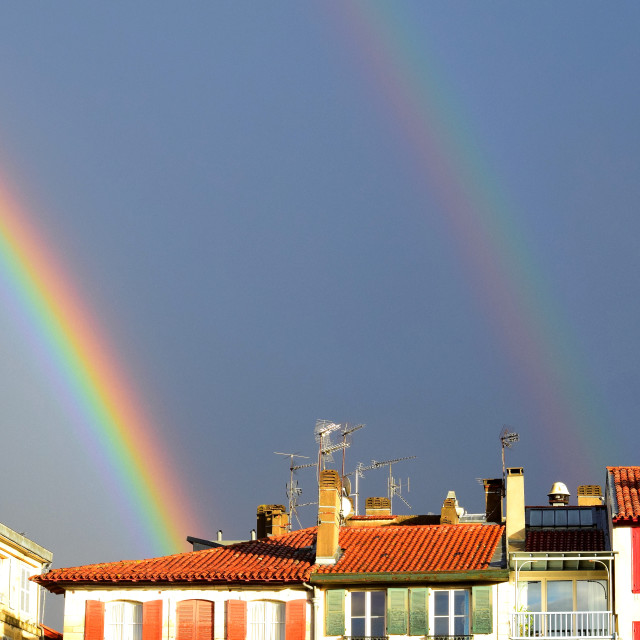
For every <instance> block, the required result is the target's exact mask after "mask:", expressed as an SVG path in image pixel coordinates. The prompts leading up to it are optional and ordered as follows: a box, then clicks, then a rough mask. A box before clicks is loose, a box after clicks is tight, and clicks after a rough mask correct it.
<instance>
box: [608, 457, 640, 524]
mask: <svg viewBox="0 0 640 640" xmlns="http://www.w3.org/2000/svg"><path fill="white" fill-rule="evenodd" d="M607 471H608V472H609V481H610V483H611V484H612V485H613V489H614V492H615V504H614V505H613V514H612V515H613V521H614V522H622V521H631V522H637V521H638V519H639V518H640V499H639V497H638V491H639V489H640V467H607Z"/></svg>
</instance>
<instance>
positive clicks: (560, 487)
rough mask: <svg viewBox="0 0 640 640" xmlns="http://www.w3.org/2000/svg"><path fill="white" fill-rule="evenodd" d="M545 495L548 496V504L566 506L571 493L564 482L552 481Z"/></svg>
mask: <svg viewBox="0 0 640 640" xmlns="http://www.w3.org/2000/svg"><path fill="white" fill-rule="evenodd" d="M547 495H548V496H549V506H551V507H566V506H567V505H568V504H569V496H570V495H571V494H570V493H569V489H567V485H566V484H565V483H564V482H554V483H553V486H552V487H551V491H549V493H548V494H547Z"/></svg>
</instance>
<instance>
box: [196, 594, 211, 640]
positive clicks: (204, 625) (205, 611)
mask: <svg viewBox="0 0 640 640" xmlns="http://www.w3.org/2000/svg"><path fill="white" fill-rule="evenodd" d="M195 618H196V629H197V631H196V637H195V640H213V602H209V601H208V600H197V601H196V616H195Z"/></svg>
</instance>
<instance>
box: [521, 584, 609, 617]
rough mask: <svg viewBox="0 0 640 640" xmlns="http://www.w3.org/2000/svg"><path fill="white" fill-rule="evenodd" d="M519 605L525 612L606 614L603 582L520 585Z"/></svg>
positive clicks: (606, 604)
mask: <svg viewBox="0 0 640 640" xmlns="http://www.w3.org/2000/svg"><path fill="white" fill-rule="evenodd" d="M519 606H520V607H521V608H522V609H523V610H527V611H549V612H556V611H607V610H608V603H607V581H606V580H529V581H527V582H522V583H521V586H520V593H519Z"/></svg>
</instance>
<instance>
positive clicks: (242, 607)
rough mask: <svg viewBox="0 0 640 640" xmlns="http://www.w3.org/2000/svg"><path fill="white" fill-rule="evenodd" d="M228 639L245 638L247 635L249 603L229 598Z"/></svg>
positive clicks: (237, 639)
mask: <svg viewBox="0 0 640 640" xmlns="http://www.w3.org/2000/svg"><path fill="white" fill-rule="evenodd" d="M226 604H227V640H245V639H246V637H247V603H246V602H245V601H244V600H227V603H226Z"/></svg>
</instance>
